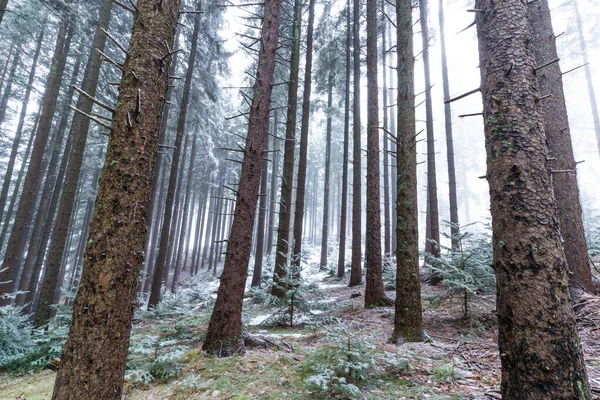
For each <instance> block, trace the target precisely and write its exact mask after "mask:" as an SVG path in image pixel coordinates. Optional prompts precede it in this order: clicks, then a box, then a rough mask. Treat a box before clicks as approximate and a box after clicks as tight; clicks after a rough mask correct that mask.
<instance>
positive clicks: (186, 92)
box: [148, 1, 201, 308]
mask: <svg viewBox="0 0 600 400" xmlns="http://www.w3.org/2000/svg"><path fill="white" fill-rule="evenodd" d="M200 8H201V1H198V2H197V3H196V10H200ZM198 24H199V16H196V21H195V23H194V32H193V33H192V46H191V49H190V56H189V58H188V65H187V73H186V76H185V82H184V85H183V95H182V98H181V107H180V109H179V117H178V119H177V135H176V136H175V149H174V150H173V160H172V161H171V173H170V175H169V188H168V189H167V199H166V202H165V216H164V220H163V226H162V232H161V235H160V245H159V248H158V258H157V260H156V266H155V269H154V278H153V280H152V290H151V292H150V300H149V302H148V308H152V307H156V306H157V305H158V303H159V301H160V297H161V287H162V284H163V279H164V275H165V273H167V274H168V265H167V264H166V261H167V260H168V258H167V253H168V251H167V250H168V248H169V241H170V240H171V241H174V239H175V236H171V235H170V230H171V228H172V227H171V224H172V222H171V221H172V220H173V218H174V217H175V218H176V217H177V214H176V211H177V210H173V206H174V205H176V204H177V203H175V193H174V192H175V188H176V186H177V181H178V180H179V179H178V178H179V177H178V176H177V171H178V169H179V158H180V157H181V145H182V141H183V135H184V132H185V124H186V120H187V111H188V104H189V98H190V90H191V86H192V79H193V75H194V65H195V63H196V54H197V49H198V43H197V42H198V41H197V40H194V38H196V39H197V38H198V30H199V25H198ZM197 27H198V28H197ZM194 35H195V36H194ZM164 283H165V284H166V283H167V279H164Z"/></svg>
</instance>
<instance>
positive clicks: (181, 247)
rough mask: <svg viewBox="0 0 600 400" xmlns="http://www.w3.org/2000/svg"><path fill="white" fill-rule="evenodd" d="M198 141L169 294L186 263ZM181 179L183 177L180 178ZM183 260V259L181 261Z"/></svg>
mask: <svg viewBox="0 0 600 400" xmlns="http://www.w3.org/2000/svg"><path fill="white" fill-rule="evenodd" d="M194 42H195V41H194ZM197 141H198V135H197V134H194V140H193V141H192V151H191V153H192V154H191V155H190V167H189V170H188V175H187V187H186V189H185V197H184V199H185V200H184V201H183V203H184V204H183V217H182V222H181V237H180V239H179V249H178V250H177V259H176V261H175V271H174V273H173V282H172V284H171V292H172V293H175V287H176V285H177V282H178V281H179V274H180V272H181V270H182V269H183V267H182V264H184V263H185V262H186V261H187V257H183V254H184V250H185V249H184V247H185V244H186V238H187V236H188V232H189V230H188V219H189V207H188V203H189V204H193V203H192V201H191V199H190V198H191V195H192V186H194V185H193V178H194V167H195V163H196V143H197ZM182 178H183V176H182ZM182 258H183V259H182Z"/></svg>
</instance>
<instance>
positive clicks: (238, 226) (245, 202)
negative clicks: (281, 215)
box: [202, 0, 281, 356]
mask: <svg viewBox="0 0 600 400" xmlns="http://www.w3.org/2000/svg"><path fill="white" fill-rule="evenodd" d="M280 5H281V0H265V2H264V6H263V10H264V16H263V24H262V31H261V38H262V40H261V49H260V51H259V56H258V67H257V76H256V82H255V85H254V96H253V99H252V106H251V108H250V118H249V123H248V135H247V138H246V148H245V151H244V160H243V163H242V170H241V173H240V184H239V186H238V192H239V193H238V196H237V199H236V205H235V215H234V218H233V226H232V229H231V236H230V237H229V245H228V246H227V256H226V258H225V266H224V268H223V273H222V274H221V284H220V285H219V290H218V292H217V300H216V303H215V307H214V309H213V313H212V315H211V318H210V324H209V326H208V332H207V334H206V340H205V341H204V344H203V345H202V348H203V349H204V350H206V351H207V352H208V353H210V354H213V355H218V356H229V355H233V354H235V353H243V352H244V350H245V347H244V342H243V338H242V303H243V297H244V288H245V286H246V278H247V276H248V260H249V258H250V245H251V243H252V238H250V237H249V230H250V229H252V223H253V222H254V218H255V214H256V203H257V201H258V189H259V185H260V182H259V180H260V173H259V172H260V170H261V168H262V158H263V157H264V154H263V151H264V149H265V147H266V142H267V132H268V126H269V108H270V107H271V90H272V88H273V73H274V70H275V52H276V48H277V42H278V32H279V7H280Z"/></svg>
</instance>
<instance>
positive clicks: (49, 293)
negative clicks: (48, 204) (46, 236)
mask: <svg viewBox="0 0 600 400" xmlns="http://www.w3.org/2000/svg"><path fill="white" fill-rule="evenodd" d="M112 5H113V3H112V0H102V3H101V4H100V10H99V14H98V25H97V27H96V31H95V33H94V40H93V42H92V49H91V50H90V55H89V58H88V62H87V66H86V68H85V72H84V75H83V82H82V84H81V89H82V90H83V91H84V92H86V93H88V94H90V95H91V96H95V95H96V88H97V86H98V78H99V75H100V64H101V60H100V54H99V53H98V50H100V51H104V45H105V43H106V36H105V34H104V33H103V32H102V30H101V28H104V29H108V25H109V22H110V15H111V9H112ZM92 107H93V103H92V102H91V101H90V100H88V99H87V98H85V97H84V96H79V100H78V101H77V108H78V109H80V110H82V111H83V112H85V113H87V114H90V113H91V112H92ZM71 127H72V128H71V129H72V130H73V132H72V135H73V145H72V149H71V151H70V153H69V164H68V165H67V168H66V172H65V180H64V184H63V191H62V194H61V195H60V200H59V204H60V205H59V207H58V211H57V214H56V215H57V216H56V222H55V223H54V229H53V232H52V240H51V241H50V246H49V247H48V248H49V249H50V250H49V252H48V260H47V262H46V272H45V273H44V279H43V283H42V288H41V289H40V300H39V308H38V310H37V312H36V317H35V321H36V322H35V324H36V326H41V325H45V324H47V323H48V321H49V318H50V310H51V305H52V298H53V295H54V291H55V290H56V286H57V285H58V277H59V272H60V265H61V261H62V255H63V250H64V248H65V244H66V241H67V234H68V231H69V225H70V223H71V216H72V215H73V204H74V203H75V195H76V193H77V186H78V183H79V176H80V174H81V165H82V162H83V154H84V151H85V145H86V143H87V137H88V130H89V127H90V120H89V119H88V118H86V117H84V116H83V115H81V114H79V113H76V114H75V115H74V116H73V122H72V123H71Z"/></svg>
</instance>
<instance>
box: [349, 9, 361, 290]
mask: <svg viewBox="0 0 600 400" xmlns="http://www.w3.org/2000/svg"><path fill="white" fill-rule="evenodd" d="M352 32H353V40H354V49H353V55H354V56H353V72H354V102H353V105H352V121H353V130H354V139H353V140H354V148H353V152H352V176H353V179H352V266H351V268H350V286H356V285H359V284H360V283H361V282H362V266H361V263H362V252H361V246H362V243H361V240H362V235H361V231H362V226H361V216H362V199H361V178H362V177H361V175H362V168H361V157H362V154H361V140H360V133H361V132H360V131H361V126H360V0H354V12H353V26H352Z"/></svg>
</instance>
